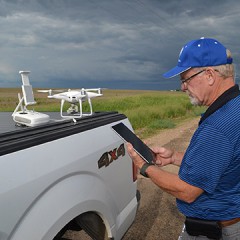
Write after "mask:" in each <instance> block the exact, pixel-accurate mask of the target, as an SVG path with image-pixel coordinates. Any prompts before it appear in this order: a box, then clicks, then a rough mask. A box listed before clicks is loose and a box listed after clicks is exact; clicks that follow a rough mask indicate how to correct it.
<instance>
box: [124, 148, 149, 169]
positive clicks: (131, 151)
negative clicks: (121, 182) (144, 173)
mask: <svg viewBox="0 0 240 240" xmlns="http://www.w3.org/2000/svg"><path fill="white" fill-rule="evenodd" d="M126 146H127V151H128V154H129V156H130V157H131V159H132V160H133V162H134V165H135V166H136V167H137V168H139V169H140V168H142V166H143V164H144V163H145V161H144V160H143V159H142V158H141V157H140V156H139V155H138V154H137V153H136V151H135V150H134V149H133V146H132V144H131V143H127V144H126Z"/></svg>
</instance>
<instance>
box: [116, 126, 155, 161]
mask: <svg viewBox="0 0 240 240" xmlns="http://www.w3.org/2000/svg"><path fill="white" fill-rule="evenodd" d="M112 128H113V130H114V131H115V132H116V133H117V134H118V135H119V136H120V137H121V138H122V139H123V140H125V141H126V142H130V143H131V144H132V145H133V148H134V150H135V151H136V152H137V153H138V154H139V155H140V156H141V157H142V158H143V160H145V161H146V162H147V163H153V159H154V152H153V151H152V150H151V149H150V148H149V147H148V146H147V145H146V144H145V143H144V142H143V141H142V140H141V139H140V138H138V137H137V136H136V135H135V134H134V133H133V132H132V131H131V130H130V129H129V128H128V127H127V126H126V125H124V124H123V123H119V124H117V125H114V126H112Z"/></svg>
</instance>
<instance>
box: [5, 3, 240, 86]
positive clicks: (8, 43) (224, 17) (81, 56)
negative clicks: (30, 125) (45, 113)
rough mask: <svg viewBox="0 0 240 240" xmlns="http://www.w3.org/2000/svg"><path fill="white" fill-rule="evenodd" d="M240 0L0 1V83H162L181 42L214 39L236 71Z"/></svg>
mask: <svg viewBox="0 0 240 240" xmlns="http://www.w3.org/2000/svg"><path fill="white" fill-rule="evenodd" d="M239 9H240V1H238V0H229V1H225V0H224V1H223V0H202V1H195V0H181V1H179V0H168V1H166V0H0V54H1V55H0V56H1V57H0V87H20V85H21V79H20V75H19V74H18V72H19V70H30V71H31V74H30V81H31V84H32V85H33V87H39V88H53V87H56V88H82V87H83V88H89V87H104V88H111V89H149V90H153V89H154V90H167V89H177V88H179V87H180V86H179V80H178V78H174V79H170V80H169V79H168V80H165V79H163V77H162V74H163V73H164V72H165V71H168V70H169V69H170V68H172V67H174V66H175V65H176V63H177V58H178V55H179V51H180V49H181V48H182V46H183V45H184V44H185V43H186V42H188V41H190V40H192V39H197V38H200V37H210V38H216V39H217V40H219V41H220V42H221V43H223V45H225V46H226V47H227V48H229V49H230V50H231V51H232V53H233V58H234V63H235V65H236V70H237V71H236V72H237V73H236V74H237V75H236V78H237V79H236V81H238V75H239V70H238V68H239V63H240V57H239V51H240V44H239V40H240V38H239V35H240V33H239V26H240V17H239Z"/></svg>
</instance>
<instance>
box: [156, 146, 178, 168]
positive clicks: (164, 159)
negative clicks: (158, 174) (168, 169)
mask: <svg viewBox="0 0 240 240" xmlns="http://www.w3.org/2000/svg"><path fill="white" fill-rule="evenodd" d="M152 150H153V152H154V153H155V160H154V162H155V164H156V165H158V166H161V167H162V166H166V165H168V164H172V163H174V159H173V155H174V151H173V150H170V149H167V148H164V147H154V148H152Z"/></svg>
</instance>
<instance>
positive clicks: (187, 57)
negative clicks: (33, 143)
mask: <svg viewBox="0 0 240 240" xmlns="http://www.w3.org/2000/svg"><path fill="white" fill-rule="evenodd" d="M226 50H227V49H226V48H225V47H224V46H223V45H222V44H221V43H220V42H219V41H217V40H215V39H212V38H200V39H197V40H192V41H190V42H188V43H187V44H186V45H185V46H183V48H182V49H181V51H180V54H179V58H178V64H177V66H176V67H174V68H172V69H171V70H170V71H168V72H166V73H164V74H163V76H164V77H165V78H171V77H175V76H177V75H179V74H181V73H183V72H185V71H187V70H188V69H190V68H193V67H207V66H218V65H225V64H231V63H232V61H233V60H232V58H228V57H227V53H226Z"/></svg>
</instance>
